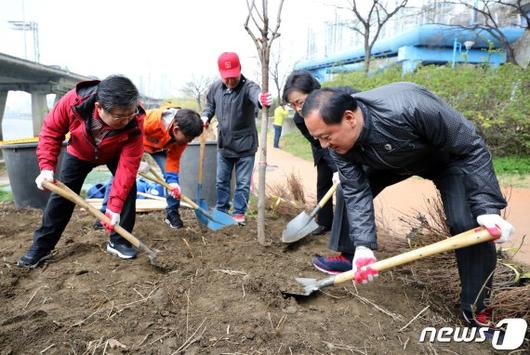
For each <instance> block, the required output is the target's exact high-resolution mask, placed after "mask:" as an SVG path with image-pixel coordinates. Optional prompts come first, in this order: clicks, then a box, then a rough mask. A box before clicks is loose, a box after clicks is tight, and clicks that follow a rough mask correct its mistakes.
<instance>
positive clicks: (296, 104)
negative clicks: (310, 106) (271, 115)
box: [287, 99, 305, 110]
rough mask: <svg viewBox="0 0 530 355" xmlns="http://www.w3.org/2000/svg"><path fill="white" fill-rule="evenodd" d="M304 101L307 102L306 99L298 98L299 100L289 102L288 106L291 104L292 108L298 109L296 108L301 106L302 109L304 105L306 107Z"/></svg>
mask: <svg viewBox="0 0 530 355" xmlns="http://www.w3.org/2000/svg"><path fill="white" fill-rule="evenodd" d="M304 103H305V100H304V99H298V100H295V101H294V102H289V103H287V106H289V107H290V108H293V109H296V108H298V107H299V108H300V110H301V109H302V107H304Z"/></svg>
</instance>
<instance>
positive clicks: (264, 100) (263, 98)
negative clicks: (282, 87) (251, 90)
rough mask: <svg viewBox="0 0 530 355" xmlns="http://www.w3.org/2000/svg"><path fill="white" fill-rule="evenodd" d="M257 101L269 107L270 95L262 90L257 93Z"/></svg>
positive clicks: (270, 102)
mask: <svg viewBox="0 0 530 355" xmlns="http://www.w3.org/2000/svg"><path fill="white" fill-rule="evenodd" d="M259 102H260V104H261V106H262V107H269V106H270V105H271V104H272V95H271V94H269V93H268V92H262V93H261V94H260V95H259Z"/></svg>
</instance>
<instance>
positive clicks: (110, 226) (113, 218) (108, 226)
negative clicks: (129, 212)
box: [101, 208, 120, 233]
mask: <svg viewBox="0 0 530 355" xmlns="http://www.w3.org/2000/svg"><path fill="white" fill-rule="evenodd" d="M105 216H107V217H109V219H110V223H107V222H105V221H101V224H102V225H103V227H104V228H105V230H106V231H107V232H109V233H112V232H113V231H114V226H115V225H116V224H120V214H119V213H116V212H112V211H111V210H109V209H108V208H107V209H106V210H105Z"/></svg>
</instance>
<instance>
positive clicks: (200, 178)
mask: <svg viewBox="0 0 530 355" xmlns="http://www.w3.org/2000/svg"><path fill="white" fill-rule="evenodd" d="M199 142H200V147H199V173H198V174H197V183H198V184H199V185H202V181H203V178H204V176H203V174H204V172H203V171H204V151H205V147H206V129H204V132H202V134H201V136H200V137H199Z"/></svg>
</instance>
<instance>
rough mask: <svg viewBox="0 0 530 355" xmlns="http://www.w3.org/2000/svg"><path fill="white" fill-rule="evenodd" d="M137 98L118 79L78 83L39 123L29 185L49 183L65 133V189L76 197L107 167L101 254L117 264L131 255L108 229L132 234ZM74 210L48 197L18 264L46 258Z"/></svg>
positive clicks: (139, 145)
mask: <svg viewBox="0 0 530 355" xmlns="http://www.w3.org/2000/svg"><path fill="white" fill-rule="evenodd" d="M138 97H139V94H138V90H137V89H136V87H135V86H134V84H133V83H132V82H131V81H130V80H129V79H128V78H126V77H123V76H118V75H113V76H109V77H107V78H106V79H104V80H103V81H101V82H100V81H87V82H82V83H79V84H78V85H77V86H76V87H75V88H74V89H72V90H70V91H69V92H67V93H66V94H65V95H64V96H63V97H62V98H61V100H59V102H58V103H57V104H56V105H55V107H54V108H53V109H52V110H51V111H50V113H48V115H47V116H46V118H45V119H44V123H43V127H42V130H41V132H40V135H39V145H38V147H37V157H38V160H39V167H40V170H41V172H40V174H39V176H38V177H37V179H36V180H35V183H36V184H37V187H38V188H39V189H41V190H42V189H44V188H43V186H42V184H43V182H44V181H52V182H53V181H54V173H55V168H56V165H57V157H58V155H59V152H60V149H61V144H62V142H63V141H64V139H65V135H66V133H68V132H70V140H69V142H68V147H67V148H66V152H65V154H64V157H63V160H62V169H61V174H60V180H61V181H62V182H63V183H64V184H65V185H66V186H68V187H69V188H70V189H72V190H73V191H75V192H76V193H79V192H80V190H81V187H82V185H83V182H84V180H85V178H86V176H87V175H88V173H89V172H90V171H91V170H92V169H93V168H95V167H96V166H98V165H101V164H106V165H107V167H108V168H109V170H110V171H111V172H112V174H113V175H114V180H113V183H112V189H111V193H110V196H109V203H108V207H107V209H106V211H105V215H106V216H107V217H109V219H110V221H111V222H110V223H109V224H106V225H105V229H107V231H109V232H110V233H111V234H110V240H109V242H108V243H107V252H108V253H110V254H113V255H117V256H118V257H120V258H122V259H130V258H134V257H135V256H136V250H135V249H134V248H133V247H132V245H131V244H130V243H129V242H128V241H127V240H125V239H123V238H122V237H120V236H119V235H118V234H117V233H116V232H114V225H115V224H119V225H120V226H122V227H123V228H125V229H126V230H128V231H132V229H133V227H134V222H135V202H136V172H137V171H138V166H139V165H140V160H141V158H142V154H143V120H144V117H145V111H144V109H143V108H142V107H141V106H140V105H139V101H138ZM74 207H75V205H74V204H73V203H72V202H70V201H68V200H66V199H64V198H62V197H60V196H59V195H57V194H54V193H53V194H52V195H51V196H50V199H49V200H48V204H47V205H46V209H45V210H44V214H43V217H42V224H41V226H40V227H39V228H38V229H37V230H36V231H35V233H34V234H33V244H32V246H31V247H30V249H29V250H28V251H27V252H26V254H25V255H23V256H22V257H21V258H20V259H19V260H18V263H17V264H18V265H19V266H22V267H32V268H33V267H36V266H38V265H39V263H41V262H42V261H44V260H46V259H48V258H50V257H51V252H52V250H53V249H54V247H55V245H56V244H57V242H58V241H59V238H60V237H61V234H62V232H63V231H64V229H65V228H66V225H67V224H68V222H69V220H70V217H71V216H72V212H73V210H74ZM120 221H121V222H120Z"/></svg>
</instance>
